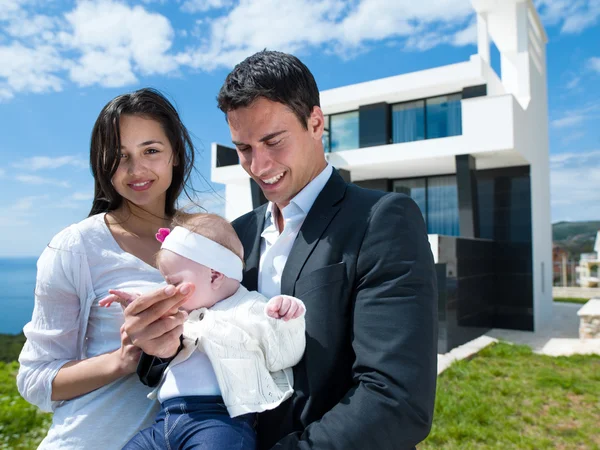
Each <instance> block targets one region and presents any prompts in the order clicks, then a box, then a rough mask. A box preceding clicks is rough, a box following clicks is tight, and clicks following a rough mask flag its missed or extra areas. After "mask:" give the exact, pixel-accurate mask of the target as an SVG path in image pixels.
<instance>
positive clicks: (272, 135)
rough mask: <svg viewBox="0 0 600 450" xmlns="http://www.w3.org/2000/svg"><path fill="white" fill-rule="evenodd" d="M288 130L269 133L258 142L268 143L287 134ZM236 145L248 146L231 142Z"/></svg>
mask: <svg viewBox="0 0 600 450" xmlns="http://www.w3.org/2000/svg"><path fill="white" fill-rule="evenodd" d="M286 132H287V130H281V131H276V132H274V133H269V134H267V135H266V136H263V137H261V138H260V139H259V140H258V142H266V141H270V140H271V139H273V138H275V137H277V136H279V135H280V134H283V133H286ZM231 142H232V143H233V144H234V145H248V144H245V143H243V142H238V141H231Z"/></svg>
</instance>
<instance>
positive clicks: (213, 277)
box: [210, 269, 225, 290]
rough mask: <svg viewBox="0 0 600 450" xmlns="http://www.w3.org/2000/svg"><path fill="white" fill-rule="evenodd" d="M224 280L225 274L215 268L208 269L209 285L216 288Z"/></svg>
mask: <svg viewBox="0 0 600 450" xmlns="http://www.w3.org/2000/svg"><path fill="white" fill-rule="evenodd" d="M224 281H225V275H223V274H222V273H221V272H217V271H216V270H213V269H210V287H211V288H213V289H214V290H217V289H219V288H220V287H221V285H222V284H223V282H224Z"/></svg>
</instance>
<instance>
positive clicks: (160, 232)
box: [156, 228, 171, 242]
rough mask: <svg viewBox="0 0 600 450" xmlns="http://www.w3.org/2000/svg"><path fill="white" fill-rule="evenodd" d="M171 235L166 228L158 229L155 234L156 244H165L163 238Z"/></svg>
mask: <svg viewBox="0 0 600 450" xmlns="http://www.w3.org/2000/svg"><path fill="white" fill-rule="evenodd" d="M169 233H171V230H169V229H168V228H159V229H158V233H156V240H157V241H158V242H165V238H166V237H167V236H168V235H169Z"/></svg>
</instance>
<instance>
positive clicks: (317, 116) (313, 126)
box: [307, 106, 325, 140]
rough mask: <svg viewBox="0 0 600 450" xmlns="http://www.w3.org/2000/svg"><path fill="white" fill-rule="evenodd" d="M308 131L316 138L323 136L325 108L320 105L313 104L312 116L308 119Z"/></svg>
mask: <svg viewBox="0 0 600 450" xmlns="http://www.w3.org/2000/svg"><path fill="white" fill-rule="evenodd" d="M307 126H308V131H309V132H310V133H311V135H312V136H313V137H315V138H316V139H319V140H320V139H321V138H322V137H323V131H324V129H325V116H324V115H323V110H322V109H321V108H320V107H318V106H313V109H312V111H311V113H310V116H309V118H308V120H307Z"/></svg>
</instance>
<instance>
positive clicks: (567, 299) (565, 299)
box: [554, 297, 590, 305]
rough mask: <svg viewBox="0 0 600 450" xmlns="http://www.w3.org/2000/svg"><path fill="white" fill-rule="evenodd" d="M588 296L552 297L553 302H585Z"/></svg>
mask: <svg viewBox="0 0 600 450" xmlns="http://www.w3.org/2000/svg"><path fill="white" fill-rule="evenodd" d="M589 300H590V299H589V298H579V297H554V301H555V302H563V303H580V304H582V305H583V304H584V303H587V302H588V301H589Z"/></svg>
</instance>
